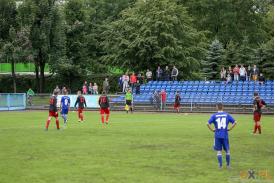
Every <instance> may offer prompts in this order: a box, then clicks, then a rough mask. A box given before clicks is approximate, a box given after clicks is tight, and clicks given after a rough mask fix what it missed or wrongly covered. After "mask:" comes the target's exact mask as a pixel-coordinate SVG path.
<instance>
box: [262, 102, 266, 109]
mask: <svg viewBox="0 0 275 183" xmlns="http://www.w3.org/2000/svg"><path fill="white" fill-rule="evenodd" d="M262 104H263V106H262V109H264V108H266V103H265V101H263V100H262Z"/></svg>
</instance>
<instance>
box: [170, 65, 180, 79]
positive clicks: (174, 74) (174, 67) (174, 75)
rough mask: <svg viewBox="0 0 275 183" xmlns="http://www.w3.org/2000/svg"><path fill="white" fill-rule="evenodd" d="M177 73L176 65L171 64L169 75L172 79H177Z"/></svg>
mask: <svg viewBox="0 0 275 183" xmlns="http://www.w3.org/2000/svg"><path fill="white" fill-rule="evenodd" d="M178 75H179V70H178V69H177V68H176V66H173V69H172V72H171V77H172V80H173V81H177V77H178Z"/></svg>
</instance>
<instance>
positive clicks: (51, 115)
mask: <svg viewBox="0 0 275 183" xmlns="http://www.w3.org/2000/svg"><path fill="white" fill-rule="evenodd" d="M49 116H50V117H55V118H57V117H58V112H54V111H49Z"/></svg>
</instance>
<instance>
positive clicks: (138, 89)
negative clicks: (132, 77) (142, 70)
mask: <svg viewBox="0 0 275 183" xmlns="http://www.w3.org/2000/svg"><path fill="white" fill-rule="evenodd" d="M136 94H137V95H139V94H140V83H139V80H137V83H136Z"/></svg>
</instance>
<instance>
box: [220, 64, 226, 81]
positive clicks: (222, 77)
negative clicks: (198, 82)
mask: <svg viewBox="0 0 275 183" xmlns="http://www.w3.org/2000/svg"><path fill="white" fill-rule="evenodd" d="M220 75H221V81H226V70H225V69H224V67H222V69H221V72H220Z"/></svg>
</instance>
